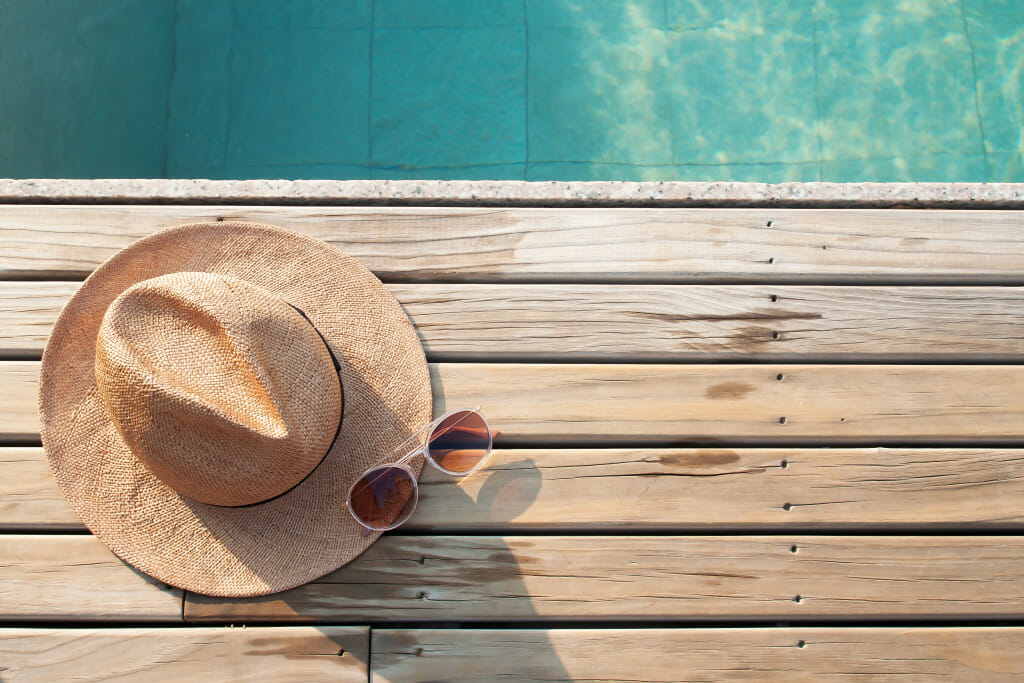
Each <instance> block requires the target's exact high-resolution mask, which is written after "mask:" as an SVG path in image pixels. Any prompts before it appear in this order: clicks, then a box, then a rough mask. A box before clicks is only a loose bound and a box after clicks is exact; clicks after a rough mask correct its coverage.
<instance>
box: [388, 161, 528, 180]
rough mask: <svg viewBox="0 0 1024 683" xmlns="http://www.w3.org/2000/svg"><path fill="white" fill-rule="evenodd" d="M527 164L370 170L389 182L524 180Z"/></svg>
mask: <svg viewBox="0 0 1024 683" xmlns="http://www.w3.org/2000/svg"><path fill="white" fill-rule="evenodd" d="M525 172H526V164H525V163H518V164H480V165H470V166H442V167H438V166H426V167H423V168H418V167H407V166H402V167H393V166H390V167H381V168H373V169H370V176H369V177H370V178H373V179H377V178H382V179H388V180H522V179H523V175H524V174H525Z"/></svg>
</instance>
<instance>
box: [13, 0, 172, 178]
mask: <svg viewBox="0 0 1024 683" xmlns="http://www.w3.org/2000/svg"><path fill="white" fill-rule="evenodd" d="M173 26H174V2H172V1H170V0H122V1H121V2H119V3H117V4H116V5H114V4H113V3H109V2H106V1H104V0H33V1H32V2H4V3H2V4H0V86H2V90H0V177H20V178H26V177H28V178H46V177H50V178H104V177H105V178H147V177H148V178H154V177H155V178H159V177H161V176H162V175H163V169H164V163H165V159H166V157H165V151H166V147H165V145H166V133H167V129H166V117H167V97H168V83H170V79H171V73H172V64H171V53H172V49H173V41H174V31H173Z"/></svg>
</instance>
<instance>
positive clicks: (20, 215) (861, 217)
mask: <svg viewBox="0 0 1024 683" xmlns="http://www.w3.org/2000/svg"><path fill="white" fill-rule="evenodd" d="M218 219H224V220H245V221H257V222H263V223H272V224H275V225H281V226H284V227H289V228H293V229H296V230H300V231H302V232H305V233H307V234H309V235H313V236H315V237H317V238H319V239H322V240H325V241H327V242H329V243H330V244H333V245H335V246H337V247H338V248H340V249H342V250H343V251H345V252H348V253H350V254H351V255H353V256H355V257H356V258H358V259H359V260H360V261H362V262H363V263H364V264H365V265H367V266H368V267H369V268H371V269H373V270H374V271H375V272H377V273H378V274H379V275H381V276H382V277H384V278H387V279H391V280H429V279H434V280H447V281H454V280H478V281H479V280H494V281H499V280H518V281H528V280H537V279H545V280H547V279H556V278H572V279H574V280H588V281H602V280H608V279H610V278H611V279H615V280H652V279H656V280H660V281H672V282H687V281H690V282H693V281H715V280H723V279H729V280H746V281H767V280H773V281H776V282H778V281H779V280H781V279H790V280H816V281H818V282H822V281H826V280H849V279H864V278H876V279H877V278H882V279H886V280H894V281H904V282H911V281H915V280H917V281H935V280H944V281H955V280H963V281H968V280H973V281H982V282H1001V281H1002V282H1021V281H1024V247H1022V244H1021V240H1020V233H1021V228H1022V226H1024V218H1022V214H1021V212H1015V211H984V212H981V211H942V212H935V211H908V210H848V209H832V210H800V209H778V210H773V209H630V208H626V209H500V208H488V209H474V208H467V209H458V208H345V207H305V206H296V207H265V206H262V207H261V206H253V207H239V206H230V207H228V206H221V207H218V206H74V205H65V206H52V205H43V206H17V205H8V206H0V244H2V245H3V249H2V250H0V276H4V277H7V278H8V279H10V278H17V277H34V278H39V277H58V278H64V277H84V276H85V275H87V274H88V273H89V272H90V271H92V270H93V269H94V268H95V267H96V266H97V265H98V264H99V263H101V262H102V261H103V260H105V259H106V258H108V257H109V256H111V255H112V254H113V253H115V252H116V251H117V250H118V249H121V248H122V247H125V246H127V245H128V244H129V243H131V242H132V241H134V240H136V239H138V238H140V237H143V236H145V235H147V234H150V233H152V232H154V231H156V230H159V229H161V228H165V227H170V226H173V225H178V224H181V223H187V222H197V221H214V220H218Z"/></svg>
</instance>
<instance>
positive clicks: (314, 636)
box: [0, 626, 370, 683]
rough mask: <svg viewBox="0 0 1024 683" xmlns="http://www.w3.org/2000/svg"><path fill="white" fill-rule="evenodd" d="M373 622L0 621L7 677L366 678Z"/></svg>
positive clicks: (173, 680) (347, 681) (2, 672)
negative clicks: (55, 624)
mask: <svg viewBox="0 0 1024 683" xmlns="http://www.w3.org/2000/svg"><path fill="white" fill-rule="evenodd" d="M369 651H370V647H369V629H368V628H366V627H362V626H324V627H320V628H309V627H301V626H292V627H276V628H275V627H271V628H261V627H256V628H212V627H202V628H165V629H154V628H108V629H91V628H90V629H53V628H47V629H26V628H17V629H14V628H5V629H0V662H2V665H0V677H2V678H3V680H9V679H10V680H13V681H18V682H19V683H20V682H21V681H70V680H74V681H97V682H98V681H111V680H145V681H147V682H153V683H158V682H160V681H164V682H166V683H178V682H179V681H193V680H202V681H204V683H222V682H223V683H228V682H229V681H230V682H237V683H245V682H248V681H254V680H259V681H267V682H270V681H281V682H282V683H286V682H291V681H326V680H331V681H341V682H343V683H365V681H366V680H367V662H368V661H369Z"/></svg>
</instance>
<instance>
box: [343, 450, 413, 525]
mask: <svg viewBox="0 0 1024 683" xmlns="http://www.w3.org/2000/svg"><path fill="white" fill-rule="evenodd" d="M415 505H416V482H414V481H413V479H412V477H411V476H410V475H409V473H408V472H407V471H406V470H405V469H403V468H401V467H395V466H394V465H384V466H382V467H378V468H376V469H372V470H370V471H369V472H367V473H366V474H364V475H363V476H362V478H361V479H360V480H359V481H357V482H356V484H355V486H353V487H352V494H351V497H350V499H349V507H350V509H351V510H352V513H353V514H354V515H355V516H356V518H357V519H359V521H360V522H362V523H363V524H365V525H366V526H368V527H370V528H371V529H390V528H392V527H395V526H398V525H399V524H401V523H402V522H404V521H405V520H406V519H407V518H408V517H409V515H410V514H412V510H413V507H414V506H415Z"/></svg>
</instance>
